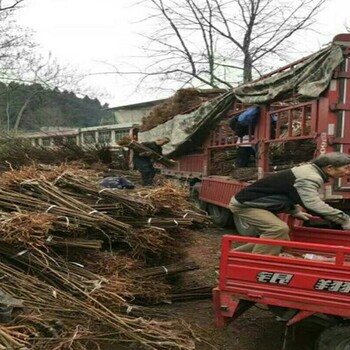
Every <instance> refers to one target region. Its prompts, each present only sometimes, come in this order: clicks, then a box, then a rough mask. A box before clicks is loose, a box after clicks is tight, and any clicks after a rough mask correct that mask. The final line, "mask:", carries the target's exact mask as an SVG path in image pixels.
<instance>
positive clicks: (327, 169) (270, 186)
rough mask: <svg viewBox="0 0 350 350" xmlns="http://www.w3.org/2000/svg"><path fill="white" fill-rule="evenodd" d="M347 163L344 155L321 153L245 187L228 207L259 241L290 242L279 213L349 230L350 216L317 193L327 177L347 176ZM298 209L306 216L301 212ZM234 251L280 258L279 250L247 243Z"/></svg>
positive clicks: (348, 170) (287, 230) (347, 160)
mask: <svg viewBox="0 0 350 350" xmlns="http://www.w3.org/2000/svg"><path fill="white" fill-rule="evenodd" d="M349 164H350V156H349V155H347V154H345V153H340V152H332V153H326V154H323V155H321V156H319V157H318V158H316V159H314V160H312V161H310V162H309V163H306V164H302V165H300V166H296V167H293V168H291V169H288V170H283V171H280V172H277V173H274V174H272V175H269V176H266V177H264V178H263V179H260V180H258V181H256V182H254V183H253V184H251V185H249V186H247V187H245V188H244V189H243V190H242V191H240V192H239V193H237V194H236V195H235V196H234V197H232V199H231V201H230V206H229V208H230V210H231V211H232V213H233V214H234V215H236V216H238V217H239V218H240V219H241V220H242V221H245V222H246V223H247V224H249V225H250V226H251V227H252V228H254V229H256V231H257V233H258V235H259V237H260V238H266V239H279V240H290V238H289V235H288V233H289V227H288V225H287V224H286V223H285V222H284V221H282V220H281V219H279V218H278V217H277V216H276V214H278V213H289V214H291V215H292V216H294V217H295V218H297V219H300V220H304V221H305V220H309V219H310V217H311V216H312V215H311V214H313V215H316V216H319V217H321V218H324V219H326V220H327V221H330V222H333V223H336V224H340V225H341V226H342V228H343V229H344V230H347V231H350V217H349V216H348V215H347V214H345V213H344V212H343V211H341V210H339V209H336V208H333V207H332V206H330V205H328V204H327V203H325V202H324V201H323V200H322V199H321V197H320V194H319V189H320V188H321V186H322V185H323V184H324V183H325V182H327V181H328V180H329V179H330V178H331V179H338V178H341V177H343V176H345V175H349V173H350V169H349ZM300 206H301V207H303V208H304V209H305V210H307V211H308V212H309V213H308V212H304V211H301V210H300V209H301V208H300ZM310 213H311V214H310ZM236 250H237V251H242V252H252V253H256V254H267V255H279V253H280V252H281V247H279V246H269V245H264V244H251V243H248V244H244V245H242V246H240V247H238V248H236Z"/></svg>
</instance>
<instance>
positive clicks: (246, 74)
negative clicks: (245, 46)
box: [243, 52, 253, 83]
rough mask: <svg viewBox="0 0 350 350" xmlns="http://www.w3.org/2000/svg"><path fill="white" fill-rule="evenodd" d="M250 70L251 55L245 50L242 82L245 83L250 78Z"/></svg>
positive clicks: (251, 67) (251, 68)
mask: <svg viewBox="0 0 350 350" xmlns="http://www.w3.org/2000/svg"><path fill="white" fill-rule="evenodd" d="M252 70H253V65H252V57H251V55H250V53H249V52H245V54H244V62H243V83H247V82H249V81H251V80H252Z"/></svg>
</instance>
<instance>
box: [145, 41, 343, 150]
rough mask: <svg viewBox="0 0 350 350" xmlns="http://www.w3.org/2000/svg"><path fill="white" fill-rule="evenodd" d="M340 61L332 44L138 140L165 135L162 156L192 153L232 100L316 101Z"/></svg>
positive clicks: (156, 128) (159, 126)
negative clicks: (296, 96) (165, 142)
mask: <svg viewBox="0 0 350 350" xmlns="http://www.w3.org/2000/svg"><path fill="white" fill-rule="evenodd" d="M343 60H344V57H343V52H342V49H341V47H340V46H339V45H336V44H332V45H331V46H329V47H327V48H326V49H323V50H321V51H318V52H316V53H315V54H313V55H312V56H310V57H309V58H307V59H306V60H305V61H303V62H301V63H299V64H296V65H295V66H292V67H291V68H289V69H287V70H286V71H282V72H281V73H277V74H275V75H272V76H270V77H267V78H264V79H261V80H258V81H255V82H252V83H250V84H245V85H242V86H239V87H237V88H235V89H234V90H233V91H230V92H227V93H226V94H224V95H222V96H220V97H218V98H216V99H214V100H211V101H210V102H206V103H204V104H203V105H202V106H201V107H200V108H199V109H197V110H196V111H194V112H192V113H189V114H182V115H177V116H175V117H174V118H173V119H171V120H168V121H167V122H165V123H164V124H161V125H158V126H156V127H155V128H153V129H151V130H148V131H145V132H142V133H139V141H141V142H143V141H151V140H155V139H157V138H159V137H165V136H167V137H169V138H170V139H171V143H170V144H167V145H165V146H164V148H163V150H164V154H165V155H168V156H175V155H179V154H184V153H192V152H193V151H194V149H195V148H196V146H197V145H199V144H200V143H201V142H202V141H203V140H204V139H205V137H206V136H207V135H208V134H209V132H210V130H211V128H212V127H214V125H215V124H216V123H217V121H219V120H220V119H221V117H222V116H224V115H225V113H226V112H227V111H228V110H229V109H230V107H231V105H232V103H233V101H234V100H235V99H238V100H240V101H242V102H244V103H246V104H264V103H268V102H272V101H276V100H280V99H285V98H289V97H292V96H295V95H299V96H300V97H301V98H305V99H308V98H317V97H318V96H320V95H321V93H322V92H323V91H324V90H325V89H326V88H327V87H328V85H329V83H330V80H331V78H332V74H333V71H334V69H335V68H336V67H337V66H338V65H339V64H340V63H341V62H342V61H343Z"/></svg>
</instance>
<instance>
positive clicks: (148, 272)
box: [127, 261, 199, 279]
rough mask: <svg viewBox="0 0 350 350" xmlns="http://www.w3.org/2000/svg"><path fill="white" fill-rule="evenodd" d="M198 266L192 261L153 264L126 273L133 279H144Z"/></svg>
mask: <svg viewBox="0 0 350 350" xmlns="http://www.w3.org/2000/svg"><path fill="white" fill-rule="evenodd" d="M198 269H199V266H198V265H197V264H196V263H195V262H194V261H184V262H178V263H174V264H171V265H165V266H155V267H149V268H144V269H141V270H134V271H133V270H132V271H130V272H129V273H128V274H127V275H128V276H129V277H131V278H135V279H140V278H141V279H144V278H148V277H153V278H154V277H164V276H169V275H173V274H177V273H180V272H186V271H193V270H198Z"/></svg>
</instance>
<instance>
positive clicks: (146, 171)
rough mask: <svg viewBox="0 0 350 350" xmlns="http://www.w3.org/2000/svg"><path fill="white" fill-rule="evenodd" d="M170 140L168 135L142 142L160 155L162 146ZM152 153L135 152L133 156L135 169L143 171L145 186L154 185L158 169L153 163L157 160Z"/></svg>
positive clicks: (143, 183)
mask: <svg viewBox="0 0 350 350" xmlns="http://www.w3.org/2000/svg"><path fill="white" fill-rule="evenodd" d="M169 142H170V139H169V138H168V137H162V138H159V139H157V140H155V141H151V142H142V143H141V144H142V145H144V146H146V147H148V148H149V149H151V150H152V151H154V152H156V153H158V154H159V155H162V154H163V150H162V146H164V145H165V144H167V143H169ZM150 155H151V153H150V152H142V153H134V156H133V163H134V169H136V170H138V171H139V172H140V173H141V177H142V185H143V186H152V185H153V180H154V177H155V175H156V169H155V168H154V165H153V163H154V162H155V160H154V159H152V158H151V157H150Z"/></svg>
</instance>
